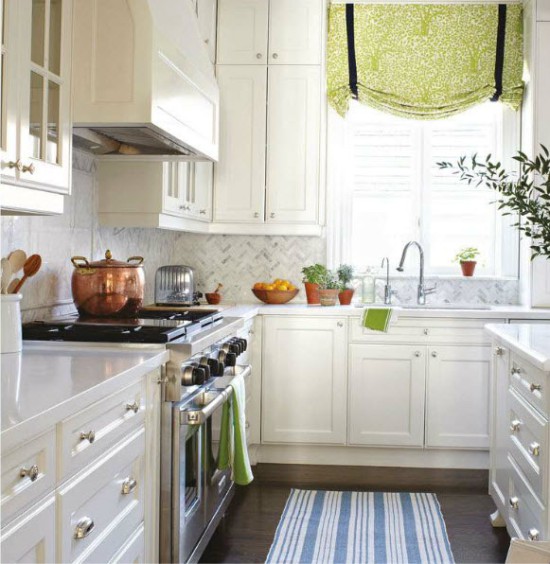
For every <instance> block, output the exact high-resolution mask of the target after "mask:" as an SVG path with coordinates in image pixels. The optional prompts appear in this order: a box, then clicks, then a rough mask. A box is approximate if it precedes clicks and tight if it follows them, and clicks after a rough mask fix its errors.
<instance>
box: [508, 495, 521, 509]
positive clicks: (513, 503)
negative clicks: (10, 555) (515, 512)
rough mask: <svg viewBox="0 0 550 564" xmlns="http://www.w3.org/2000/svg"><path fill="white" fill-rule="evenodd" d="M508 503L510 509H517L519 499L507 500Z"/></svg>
mask: <svg viewBox="0 0 550 564" xmlns="http://www.w3.org/2000/svg"><path fill="white" fill-rule="evenodd" d="M509 503H510V507H511V508H512V509H517V508H518V507H519V499H518V498H517V497H515V496H514V497H511V498H510V499H509Z"/></svg>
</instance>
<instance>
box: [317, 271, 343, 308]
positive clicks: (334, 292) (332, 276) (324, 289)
mask: <svg viewBox="0 0 550 564" xmlns="http://www.w3.org/2000/svg"><path fill="white" fill-rule="evenodd" d="M339 291H340V283H339V282H338V276H337V275H336V273H335V272H332V271H330V270H327V271H326V273H325V275H324V276H323V279H322V280H321V282H320V283H319V300H320V302H321V305H322V306H334V305H336V298H337V297H338V292H339Z"/></svg>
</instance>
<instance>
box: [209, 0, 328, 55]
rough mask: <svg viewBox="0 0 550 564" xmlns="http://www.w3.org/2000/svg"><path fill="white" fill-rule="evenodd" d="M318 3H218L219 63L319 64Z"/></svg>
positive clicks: (320, 4)
mask: <svg viewBox="0 0 550 564" xmlns="http://www.w3.org/2000/svg"><path fill="white" fill-rule="evenodd" d="M323 10H324V3H323V2H322V1H321V0H300V1H299V2H297V1H296V0H271V1H270V0H220V2H219V33H218V64H223V65H257V64H262V63H267V62H268V63H269V64H280V65H292V64H294V65H320V64H321V58H322V57H321V51H322V49H321V47H322V21H323Z"/></svg>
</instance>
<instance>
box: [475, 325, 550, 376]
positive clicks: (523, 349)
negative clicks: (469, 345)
mask: <svg viewBox="0 0 550 564" xmlns="http://www.w3.org/2000/svg"><path fill="white" fill-rule="evenodd" d="M485 328H486V329H487V331H489V333H491V334H492V335H495V336H497V337H499V338H500V339H501V340H502V341H504V343H505V344H506V345H508V347H509V348H510V349H511V350H512V351H513V352H515V353H516V354H518V355H520V356H522V357H524V358H526V359H527V360H529V361H530V362H531V363H532V364H534V365H535V366H536V367H537V368H539V369H540V370H544V371H546V372H549V371H550V323H540V324H529V323H517V324H511V325H504V324H489V325H487V326H486V327H485Z"/></svg>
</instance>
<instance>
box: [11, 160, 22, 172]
mask: <svg viewBox="0 0 550 564" xmlns="http://www.w3.org/2000/svg"><path fill="white" fill-rule="evenodd" d="M8 168H15V169H16V170H18V171H19V172H21V171H22V170H23V163H22V162H21V159H17V160H16V161H9V162H8Z"/></svg>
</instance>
